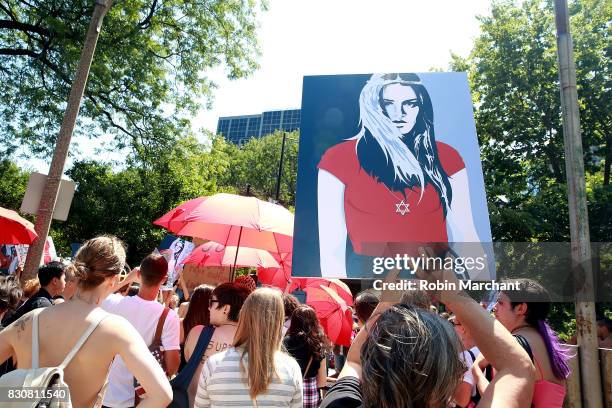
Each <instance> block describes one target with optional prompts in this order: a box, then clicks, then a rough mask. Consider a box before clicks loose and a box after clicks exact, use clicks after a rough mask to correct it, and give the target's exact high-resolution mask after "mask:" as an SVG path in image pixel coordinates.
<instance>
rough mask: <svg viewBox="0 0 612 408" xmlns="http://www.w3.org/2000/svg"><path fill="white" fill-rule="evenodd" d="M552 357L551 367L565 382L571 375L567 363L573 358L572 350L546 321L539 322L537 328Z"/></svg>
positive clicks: (549, 355)
mask: <svg viewBox="0 0 612 408" xmlns="http://www.w3.org/2000/svg"><path fill="white" fill-rule="evenodd" d="M528 307H529V306H528ZM536 328H537V329H538V332H539V333H540V336H542V340H543V341H544V345H545V346H546V351H547V352H548V357H550V366H551V368H552V372H553V374H554V375H555V377H557V378H559V379H561V380H564V379H566V378H567V377H569V375H570V372H571V370H570V368H569V365H568V364H567V362H568V361H569V359H570V358H572V357H573V355H572V353H571V352H570V349H569V348H568V347H566V346H565V345H564V344H562V343H561V342H560V341H559V339H558V338H557V334H556V333H555V332H554V330H553V329H551V328H550V326H549V325H548V323H546V321H545V320H538V325H537V327H536Z"/></svg>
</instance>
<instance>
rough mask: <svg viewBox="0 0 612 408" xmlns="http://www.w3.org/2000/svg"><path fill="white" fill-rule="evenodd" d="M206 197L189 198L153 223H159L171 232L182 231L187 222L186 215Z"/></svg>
mask: <svg viewBox="0 0 612 408" xmlns="http://www.w3.org/2000/svg"><path fill="white" fill-rule="evenodd" d="M205 199H206V197H198V198H194V199H193V200H189V201H186V202H184V203H183V204H181V205H179V206H178V207H176V208H174V209H172V210H170V211H168V212H167V213H166V214H164V215H163V216H162V217H160V218H158V219H156V220H155V221H153V224H155V225H159V226H160V227H164V228H166V229H167V230H168V231H170V232H175V233H176V232H177V231H180V229H181V228H183V227H184V226H185V224H187V222H186V221H185V217H187V216H188V215H190V214H191V211H193V210H194V208H196V207H197V206H198V205H199V204H200V203H201V202H202V201H204V200H205Z"/></svg>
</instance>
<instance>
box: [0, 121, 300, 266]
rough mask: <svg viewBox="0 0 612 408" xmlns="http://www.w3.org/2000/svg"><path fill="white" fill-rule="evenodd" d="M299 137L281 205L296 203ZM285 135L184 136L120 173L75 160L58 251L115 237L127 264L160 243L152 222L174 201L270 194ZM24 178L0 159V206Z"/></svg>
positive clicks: (14, 203) (292, 137)
mask: <svg viewBox="0 0 612 408" xmlns="http://www.w3.org/2000/svg"><path fill="white" fill-rule="evenodd" d="M297 136H298V135H297V132H293V133H288V134H287V140H286V144H285V156H284V157H285V158H284V164H283V181H282V183H281V190H280V192H281V194H280V201H281V202H283V203H284V204H286V205H287V206H289V207H293V206H294V205H295V178H296V172H297ZM281 144H282V134H281V133H275V134H273V135H269V136H266V137H264V138H262V139H253V140H251V141H250V142H248V143H246V144H245V145H243V146H242V147H238V146H236V145H234V144H231V143H227V142H226V141H225V139H223V138H222V137H214V138H213V139H212V140H211V142H210V143H209V144H202V143H199V142H198V141H197V140H196V139H195V138H192V137H185V138H182V139H181V140H180V143H177V144H175V145H174V146H172V147H170V148H168V149H165V150H164V149H156V153H155V159H156V160H152V159H151V160H147V161H146V162H143V161H132V160H128V161H127V162H126V165H125V167H124V168H122V169H117V168H114V167H113V166H112V165H111V164H108V163H103V162H97V161H93V160H87V161H77V162H75V163H74V164H73V166H72V167H71V168H70V169H69V170H68V171H67V175H68V176H69V177H70V178H71V179H72V180H74V181H75V182H76V183H77V185H78V187H77V190H76V192H75V196H74V199H73V202H72V206H71V209H70V216H69V218H68V220H67V221H65V222H58V221H54V222H53V224H52V228H51V236H52V237H53V240H54V242H55V244H56V247H57V250H58V252H59V253H60V254H62V255H64V256H67V255H69V254H70V244H71V243H73V242H83V241H85V240H87V239H89V238H92V237H94V236H96V235H100V234H113V235H116V236H118V237H120V238H121V239H122V240H124V241H125V242H126V243H127V244H128V261H129V262H130V263H131V264H137V263H138V262H139V261H140V259H142V258H143V257H144V256H145V255H146V254H147V253H149V252H150V251H151V250H153V249H154V248H155V247H156V246H157V244H159V242H160V241H161V239H162V237H163V235H164V234H165V230H163V229H161V228H159V227H156V226H154V225H153V224H152V222H153V221H154V220H155V219H157V218H159V217H160V216H162V215H163V214H164V213H166V212H167V211H169V210H171V209H172V208H174V207H176V206H177V205H178V204H180V203H182V202H184V201H187V200H189V199H192V198H195V197H199V196H205V195H212V194H215V193H217V192H231V193H236V192H243V191H244V189H245V187H246V185H247V184H250V185H251V186H252V188H251V191H252V193H253V194H255V195H257V196H258V197H259V198H261V199H264V200H269V199H272V198H274V197H275V193H276V176H277V172H278V165H279V158H280V150H281ZM27 178H28V174H27V173H26V172H24V171H22V170H20V169H19V168H18V167H17V166H16V165H15V164H13V163H11V162H9V161H3V162H0V197H2V198H1V199H0V205H1V206H5V207H8V208H12V209H17V208H19V205H20V203H21V198H22V196H23V193H24V191H25V187H26V184H27Z"/></svg>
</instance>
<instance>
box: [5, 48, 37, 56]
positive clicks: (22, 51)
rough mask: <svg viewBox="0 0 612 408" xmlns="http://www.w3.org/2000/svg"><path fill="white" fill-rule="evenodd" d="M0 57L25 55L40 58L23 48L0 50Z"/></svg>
mask: <svg viewBox="0 0 612 408" xmlns="http://www.w3.org/2000/svg"><path fill="white" fill-rule="evenodd" d="M0 55H25V56H28V57H32V58H38V57H40V54H38V53H36V52H34V51H32V50H28V49H25V48H0Z"/></svg>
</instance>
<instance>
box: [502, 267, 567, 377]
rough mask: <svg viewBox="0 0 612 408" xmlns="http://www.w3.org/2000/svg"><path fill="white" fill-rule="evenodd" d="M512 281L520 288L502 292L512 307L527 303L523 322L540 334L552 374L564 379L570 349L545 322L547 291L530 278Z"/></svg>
mask: <svg viewBox="0 0 612 408" xmlns="http://www.w3.org/2000/svg"><path fill="white" fill-rule="evenodd" d="M513 282H517V283H518V284H519V288H520V290H517V291H507V292H504V293H505V294H506V295H507V296H508V298H510V302H511V303H512V307H515V306H516V305H519V304H521V303H525V304H527V314H526V316H525V322H526V323H528V324H529V325H530V326H533V327H534V328H535V329H536V330H537V331H538V333H540V336H542V340H543V341H544V345H545V346H546V351H547V352H548V357H549V358H550V366H551V368H552V372H553V374H554V376H555V377H557V378H558V379H560V380H564V379H566V378H567V377H569V375H570V372H571V370H570V368H569V365H568V364H567V362H568V361H569V359H570V358H572V357H573V355H572V353H571V351H570V349H569V348H568V347H567V346H565V345H564V344H562V343H561V342H560V341H559V339H558V338H557V334H556V333H555V332H554V330H553V329H551V328H550V326H549V325H548V323H546V318H547V317H548V313H549V312H550V302H551V300H550V295H549V294H548V291H547V290H546V289H544V287H543V286H542V285H540V284H539V283H537V282H535V281H533V280H531V279H516V280H513Z"/></svg>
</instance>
